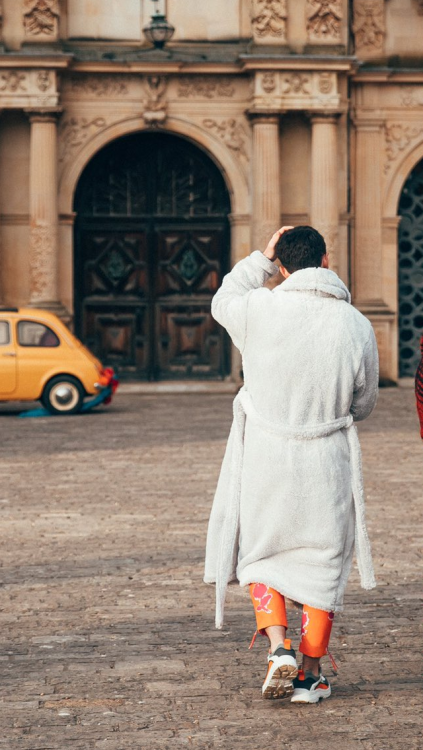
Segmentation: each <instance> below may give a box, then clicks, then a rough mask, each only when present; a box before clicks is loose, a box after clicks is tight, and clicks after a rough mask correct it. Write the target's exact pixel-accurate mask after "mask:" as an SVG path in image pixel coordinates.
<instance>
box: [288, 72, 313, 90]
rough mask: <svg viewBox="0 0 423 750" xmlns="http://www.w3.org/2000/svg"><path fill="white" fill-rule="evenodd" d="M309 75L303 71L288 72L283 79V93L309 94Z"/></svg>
mask: <svg viewBox="0 0 423 750" xmlns="http://www.w3.org/2000/svg"><path fill="white" fill-rule="evenodd" d="M310 81H311V77H310V76H309V75H305V74H304V73H288V75H285V76H284V79H283V84H284V88H283V93H284V94H300V95H301V94H305V95H309V94H310V93H311V91H310Z"/></svg>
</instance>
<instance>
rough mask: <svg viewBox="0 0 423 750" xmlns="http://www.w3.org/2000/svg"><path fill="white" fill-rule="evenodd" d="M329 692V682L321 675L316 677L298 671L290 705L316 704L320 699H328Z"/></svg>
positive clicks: (310, 673)
mask: <svg viewBox="0 0 423 750" xmlns="http://www.w3.org/2000/svg"><path fill="white" fill-rule="evenodd" d="M331 692H332V691H331V687H330V684H329V681H328V680H327V679H326V677H323V675H322V674H321V675H319V677H316V675H314V674H313V673H312V672H303V670H302V669H300V671H299V672H298V677H296V679H295V680H294V695H293V696H292V698H291V703H318V702H319V700H320V699H321V698H329V696H330V694H331Z"/></svg>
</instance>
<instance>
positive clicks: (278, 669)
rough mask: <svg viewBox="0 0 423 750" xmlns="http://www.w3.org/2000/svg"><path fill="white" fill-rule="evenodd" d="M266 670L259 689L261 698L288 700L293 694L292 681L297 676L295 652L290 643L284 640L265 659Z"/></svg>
mask: <svg viewBox="0 0 423 750" xmlns="http://www.w3.org/2000/svg"><path fill="white" fill-rule="evenodd" d="M267 661H268V664H269V666H268V669H267V675H266V679H265V681H264V683H263V687H262V689H261V692H262V695H263V698H270V699H274V698H289V697H290V696H291V695H292V694H293V692H294V685H293V680H294V678H295V677H296V676H297V674H298V667H297V660H296V658H295V651H294V649H293V648H291V641H290V640H289V639H288V638H285V641H284V643H281V644H280V645H279V646H278V647H277V648H276V649H275V651H274V652H273V654H269V656H268V657H267Z"/></svg>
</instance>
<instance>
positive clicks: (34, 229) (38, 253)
mask: <svg viewBox="0 0 423 750" xmlns="http://www.w3.org/2000/svg"><path fill="white" fill-rule="evenodd" d="M29 244H30V258H31V277H30V297H31V301H32V302H36V301H37V300H44V299H49V298H50V297H51V290H52V289H53V288H54V274H55V269H54V267H53V265H52V263H51V258H52V256H53V257H54V253H55V252H56V247H57V235H56V232H55V231H54V228H53V227H52V226H51V225H47V224H43V223H41V222H39V223H37V224H35V225H32V226H31V228H30V236H29Z"/></svg>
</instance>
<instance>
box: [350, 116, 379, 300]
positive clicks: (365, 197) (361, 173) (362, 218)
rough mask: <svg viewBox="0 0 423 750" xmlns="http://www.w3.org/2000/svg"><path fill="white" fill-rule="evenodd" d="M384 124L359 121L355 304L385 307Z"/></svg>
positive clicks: (354, 267) (356, 166)
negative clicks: (383, 256)
mask: <svg viewBox="0 0 423 750" xmlns="http://www.w3.org/2000/svg"><path fill="white" fill-rule="evenodd" d="M382 155H383V144H382V123H381V122H380V121H379V120H374V121H370V120H366V121H356V142H355V189H354V192H355V199H354V204H355V205H354V208H355V211H354V213H355V231H354V238H355V241H354V252H353V271H354V274H353V288H354V302H355V303H356V304H357V305H359V306H362V305H363V304H364V305H365V306H366V307H368V306H369V305H370V306H376V307H378V306H380V305H383V306H384V303H383V263H382V261H383V258H382V222H381V216H382V166H383V165H382Z"/></svg>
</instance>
